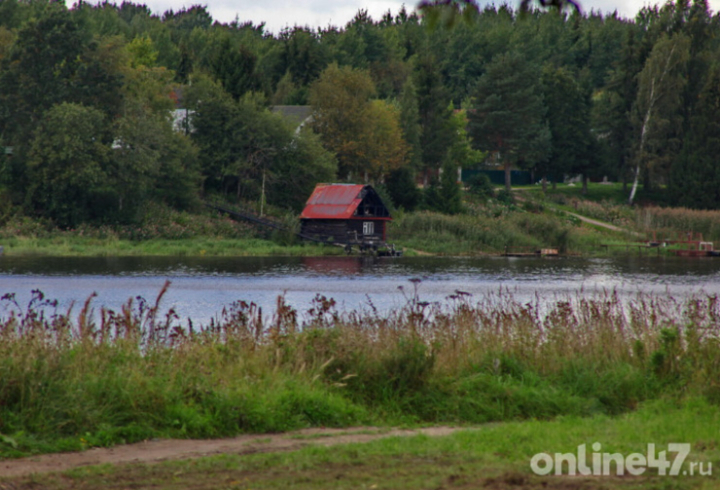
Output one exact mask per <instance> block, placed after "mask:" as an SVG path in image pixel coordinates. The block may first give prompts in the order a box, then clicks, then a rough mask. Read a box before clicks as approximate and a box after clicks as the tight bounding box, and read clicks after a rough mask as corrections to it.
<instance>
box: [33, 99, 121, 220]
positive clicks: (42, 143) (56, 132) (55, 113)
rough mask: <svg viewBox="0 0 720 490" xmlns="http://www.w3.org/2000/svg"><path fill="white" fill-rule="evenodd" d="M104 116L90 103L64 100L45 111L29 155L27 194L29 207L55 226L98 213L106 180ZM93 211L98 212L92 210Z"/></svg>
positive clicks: (102, 207)
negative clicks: (79, 103) (48, 219)
mask: <svg viewBox="0 0 720 490" xmlns="http://www.w3.org/2000/svg"><path fill="white" fill-rule="evenodd" d="M106 141H107V122H106V121H105V117H104V115H103V114H102V113H101V112H100V111H98V110H96V109H92V108H87V107H84V106H82V105H77V104H67V103H63V104H60V105H57V106H55V107H53V108H52V109H50V110H49V111H47V112H46V113H45V117H44V118H43V121H42V123H41V126H40V127H39V128H38V130H37V131H36V133H35V137H34V138H33V141H32V147H31V150H30V155H29V161H28V166H29V174H30V180H31V181H32V182H35V184H34V185H33V188H32V190H31V191H30V192H29V194H28V198H29V204H30V205H31V206H32V209H33V210H36V211H42V212H43V213H44V214H46V215H47V216H49V217H50V218H52V219H54V220H55V221H56V222H57V223H58V224H59V225H60V226H75V225H77V224H79V223H82V222H83V221H87V220H91V219H94V218H97V217H99V216H101V215H102V213H103V212H104V211H105V209H104V208H105V206H106V205H107V204H105V205H103V204H104V203H103V201H104V199H103V191H104V189H105V188H106V186H108V184H109V182H108V175H107V165H108V160H109V148H108V147H107V146H106ZM95 213H97V214H95Z"/></svg>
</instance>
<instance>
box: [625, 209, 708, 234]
mask: <svg viewBox="0 0 720 490" xmlns="http://www.w3.org/2000/svg"><path fill="white" fill-rule="evenodd" d="M636 222H637V227H638V228H639V229H641V230H644V231H647V232H652V231H654V232H656V235H657V238H658V239H662V238H669V239H673V240H674V239H677V238H678V235H682V236H685V235H686V234H687V233H689V232H694V233H702V235H703V238H704V239H705V240H710V241H716V242H720V211H709V210H697V209H687V208H661V207H654V206H653V207H646V208H642V209H639V210H638V211H637V212H636Z"/></svg>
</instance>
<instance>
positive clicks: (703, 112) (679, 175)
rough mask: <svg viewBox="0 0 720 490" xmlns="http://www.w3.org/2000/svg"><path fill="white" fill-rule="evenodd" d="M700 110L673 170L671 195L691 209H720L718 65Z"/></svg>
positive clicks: (703, 97)
mask: <svg viewBox="0 0 720 490" xmlns="http://www.w3.org/2000/svg"><path fill="white" fill-rule="evenodd" d="M697 107H698V110H697V112H696V113H695V114H694V116H693V118H692V120H691V125H690V128H691V131H690V134H689V135H688V137H687V138H686V141H685V145H684V147H683V151H682V152H681V153H680V156H679V158H678V159H677V160H676V161H675V163H674V164H673V167H672V174H671V177H672V178H671V180H670V182H669V189H670V195H671V196H672V198H673V200H674V201H675V202H676V203H677V204H679V205H681V206H687V207H691V208H703V209H718V208H720V165H718V163H717V157H718V155H720V121H719V120H718V117H717V115H718V114H720V67H718V66H715V67H714V68H713V69H712V71H711V72H710V74H709V76H708V79H707V82H706V83H705V86H704V87H703V89H702V91H701V92H700V96H699V99H698V104H697Z"/></svg>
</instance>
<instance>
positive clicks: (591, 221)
mask: <svg viewBox="0 0 720 490" xmlns="http://www.w3.org/2000/svg"><path fill="white" fill-rule="evenodd" d="M565 213H567V214H568V215H570V216H574V217H575V218H577V219H579V220H580V221H584V222H585V223H588V224H591V225H595V226H599V227H601V228H606V229H608V230H612V231H619V232H621V233H627V234H629V235H635V236H643V235H642V234H641V233H637V232H635V231H630V230H626V229H625V228H620V227H618V226H615V225H611V224H610V223H606V222H604V221H598V220H596V219H592V218H587V217H585V216H583V215H581V214H576V213H571V212H570V211H565Z"/></svg>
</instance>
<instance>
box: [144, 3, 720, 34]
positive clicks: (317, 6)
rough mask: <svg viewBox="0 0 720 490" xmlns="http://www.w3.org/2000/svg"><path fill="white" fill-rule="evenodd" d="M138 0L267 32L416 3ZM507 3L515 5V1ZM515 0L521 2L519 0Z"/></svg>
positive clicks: (592, 6) (602, 6)
mask: <svg viewBox="0 0 720 490" xmlns="http://www.w3.org/2000/svg"><path fill="white" fill-rule="evenodd" d="M136 3H144V4H146V5H147V6H148V7H149V8H150V10H152V12H153V13H155V14H159V15H162V13H163V12H165V11H167V10H170V9H173V10H179V9H182V8H183V7H190V6H192V5H196V4H200V5H206V6H207V7H208V10H209V12H210V14H211V15H212V16H213V19H215V20H217V21H220V22H232V21H233V20H235V18H236V17H237V18H238V20H239V21H240V22H241V23H242V22H246V21H252V22H253V24H256V25H257V24H259V23H261V22H264V23H265V25H266V29H265V30H266V32H272V33H274V34H277V33H278V32H279V31H280V30H281V29H283V28H285V27H293V26H295V25H301V26H305V25H308V26H310V27H312V28H315V27H328V26H330V25H333V26H338V27H342V26H344V25H345V24H346V23H347V22H348V21H350V20H351V19H352V18H353V17H354V16H355V14H356V13H357V11H358V10H360V9H365V10H367V11H368V13H369V14H370V15H371V16H372V18H373V19H376V20H379V19H380V18H381V16H382V15H383V14H384V13H385V12H387V11H388V10H390V11H391V12H392V13H393V14H396V13H397V12H398V10H400V8H401V7H402V5H403V4H405V5H406V6H407V9H408V11H412V10H413V9H414V8H415V6H416V4H417V2H412V1H403V0H204V1H203V0H138V1H136ZM479 3H480V4H482V5H484V4H486V3H491V2H487V1H483V0H480V2H479ZM502 3H504V1H502V0H500V1H497V2H496V4H497V5H500V4H502ZM508 3H510V4H511V5H512V4H513V0H510V1H509V2H508ZM515 3H517V4H519V0H516V1H515ZM580 3H581V5H582V8H583V10H584V11H590V10H596V11H598V10H599V11H602V12H608V13H610V12H613V11H614V10H617V11H618V13H619V14H620V15H621V16H623V17H627V18H634V17H635V14H636V13H637V12H638V11H639V10H640V9H641V8H642V7H644V6H645V5H648V4H655V3H664V1H662V0H661V1H660V2H657V0H653V1H648V0H626V1H622V0H580ZM710 7H711V9H712V10H713V11H714V12H717V11H718V9H720V0H710Z"/></svg>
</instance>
